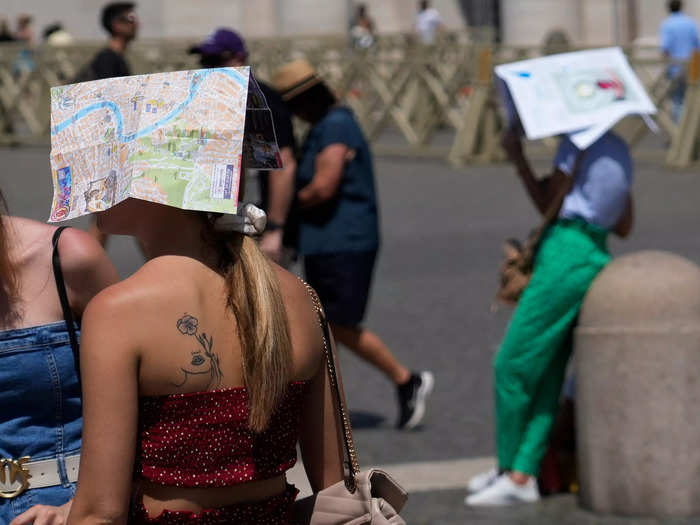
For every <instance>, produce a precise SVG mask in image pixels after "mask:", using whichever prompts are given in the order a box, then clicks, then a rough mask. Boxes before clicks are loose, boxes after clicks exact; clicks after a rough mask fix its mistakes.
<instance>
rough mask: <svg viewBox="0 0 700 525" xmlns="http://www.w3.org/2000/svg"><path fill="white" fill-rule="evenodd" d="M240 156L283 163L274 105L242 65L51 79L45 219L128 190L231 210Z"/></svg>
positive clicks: (101, 203)
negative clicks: (49, 192) (62, 81)
mask: <svg viewBox="0 0 700 525" xmlns="http://www.w3.org/2000/svg"><path fill="white" fill-rule="evenodd" d="M242 159H245V161H244V163H245V164H246V166H247V167H248V168H257V169H277V168H280V167H281V160H280V154H279V149H278V147H277V140H276V138H275V131H274V126H273V123H272V115H271V113H270V110H269V108H268V106H267V103H266V101H265V97H264V96H263V94H262V92H261V91H260V87H259V86H258V84H257V82H256V81H255V79H254V77H253V75H252V73H251V71H250V68H248V67H241V68H218V69H201V70H196V71H177V72H172V73H158V74H153V75H136V76H130V77H120V78H110V79H104V80H96V81H93V82H83V83H80V84H71V85H67V86H59V87H55V88H52V89H51V171H52V174H53V182H54V197H53V203H52V206H51V216H50V219H49V220H50V221H52V222H58V221H63V220H66V219H72V218H74V217H79V216H81V215H85V214H88V213H93V212H99V211H104V210H106V209H108V208H110V207H111V206H114V205H115V204H118V203H119V202H121V201H123V200H124V199H127V198H130V197H131V198H136V199H142V200H147V201H151V202H157V203H161V204H167V205H170V206H176V207H178V208H184V209H191V210H202V211H212V212H222V213H235V212H236V207H237V204H238V187H239V181H240V175H241V164H242Z"/></svg>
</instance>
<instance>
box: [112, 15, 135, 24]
mask: <svg viewBox="0 0 700 525" xmlns="http://www.w3.org/2000/svg"><path fill="white" fill-rule="evenodd" d="M117 21H118V22H124V23H125V24H134V23H136V14H135V13H129V14H128V15H120V16H118V17H117Z"/></svg>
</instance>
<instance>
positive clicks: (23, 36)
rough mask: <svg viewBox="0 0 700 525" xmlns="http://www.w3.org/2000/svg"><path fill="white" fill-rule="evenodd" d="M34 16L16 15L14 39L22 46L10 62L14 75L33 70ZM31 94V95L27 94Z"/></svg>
mask: <svg viewBox="0 0 700 525" xmlns="http://www.w3.org/2000/svg"><path fill="white" fill-rule="evenodd" d="M33 24H34V18H33V17H32V16H31V15H19V16H18V17H17V31H16V32H15V35H14V37H15V41H16V42H17V43H18V44H22V45H23V46H24V47H23V49H20V50H19V51H18V52H17V58H16V59H15V61H14V63H13V64H12V72H13V73H14V75H15V76H22V75H27V74H29V73H31V72H32V71H34V68H35V67H36V64H35V63H34V49H33V46H34V27H33ZM29 96H31V95H29Z"/></svg>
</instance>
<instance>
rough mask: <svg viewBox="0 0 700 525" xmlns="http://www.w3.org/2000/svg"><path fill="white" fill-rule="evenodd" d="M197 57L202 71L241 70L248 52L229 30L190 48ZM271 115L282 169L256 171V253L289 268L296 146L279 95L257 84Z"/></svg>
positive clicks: (214, 33)
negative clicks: (262, 225) (262, 223)
mask: <svg viewBox="0 0 700 525" xmlns="http://www.w3.org/2000/svg"><path fill="white" fill-rule="evenodd" d="M190 51H191V52H193V53H197V54H199V55H200V59H199V63H200V64H201V66H202V67H241V66H245V65H246V64H247V63H248V49H247V48H246V45H245V41H244V40H243V38H241V36H240V35H239V34H238V33H236V32H235V31H233V30H231V29H225V28H220V29H217V30H216V31H214V32H213V33H212V34H211V35H210V36H209V38H207V39H206V40H205V41H204V42H202V43H201V44H199V45H197V46H195V47H193V48H192V49H191V50H190ZM257 82H258V85H259V86H260V90H261V91H262V93H263V95H264V96H265V100H266V101H267V105H268V106H269V108H270V112H271V113H272V121H273V124H274V127H275V135H276V136H277V144H278V146H279V149H280V156H281V158H282V169H280V170H275V171H271V172H268V171H263V170H259V171H258V173H257V178H258V183H259V186H260V199H261V203H260V205H261V207H262V209H263V210H264V211H265V212H266V213H267V227H266V229H265V232H264V233H263V234H262V236H261V238H260V249H261V250H262V251H263V252H264V253H265V254H266V255H267V256H268V257H270V258H271V259H272V260H273V261H275V262H276V263H277V264H281V265H282V266H283V267H286V266H289V264H290V263H291V259H292V256H291V255H290V253H289V250H291V249H292V248H291V247H290V246H291V245H292V243H293V240H292V239H290V236H291V234H292V232H291V231H290V230H289V229H288V228H287V218H288V216H289V210H290V207H291V204H292V200H293V199H294V172H295V171H296V157H295V152H296V144H295V139H294V130H293V128H292V116H291V114H290V113H289V109H288V108H287V105H286V104H285V103H284V101H283V100H282V98H281V97H280V95H279V93H277V92H276V91H275V90H274V89H273V88H271V87H270V86H269V85H267V84H266V83H265V82H261V81H260V80H258V81H257Z"/></svg>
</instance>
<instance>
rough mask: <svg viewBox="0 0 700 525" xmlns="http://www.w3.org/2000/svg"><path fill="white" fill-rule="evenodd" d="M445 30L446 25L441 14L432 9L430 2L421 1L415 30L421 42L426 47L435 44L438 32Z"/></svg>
mask: <svg viewBox="0 0 700 525" xmlns="http://www.w3.org/2000/svg"><path fill="white" fill-rule="evenodd" d="M444 28H445V23H444V22H443V20H442V17H441V16H440V13H439V12H438V10H437V9H435V8H434V7H431V4H430V0H421V1H420V2H419V4H418V13H417V14H416V22H415V30H416V33H417V34H418V37H419V38H420V41H421V42H423V44H425V45H432V44H434V43H435V36H436V35H437V32H438V31H442V30H444Z"/></svg>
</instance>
